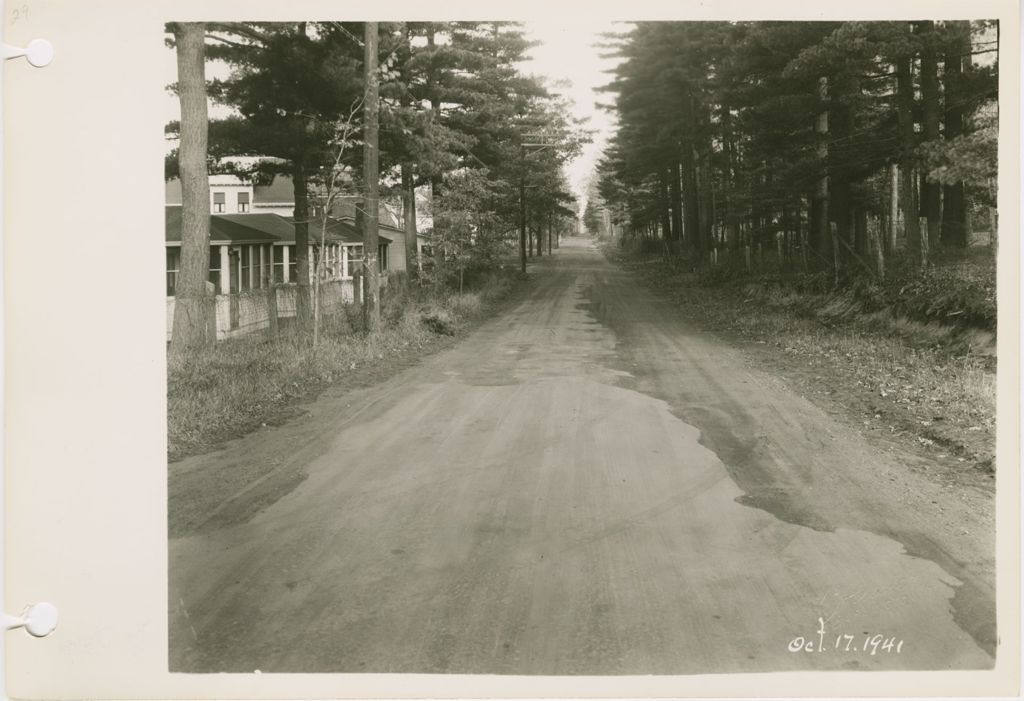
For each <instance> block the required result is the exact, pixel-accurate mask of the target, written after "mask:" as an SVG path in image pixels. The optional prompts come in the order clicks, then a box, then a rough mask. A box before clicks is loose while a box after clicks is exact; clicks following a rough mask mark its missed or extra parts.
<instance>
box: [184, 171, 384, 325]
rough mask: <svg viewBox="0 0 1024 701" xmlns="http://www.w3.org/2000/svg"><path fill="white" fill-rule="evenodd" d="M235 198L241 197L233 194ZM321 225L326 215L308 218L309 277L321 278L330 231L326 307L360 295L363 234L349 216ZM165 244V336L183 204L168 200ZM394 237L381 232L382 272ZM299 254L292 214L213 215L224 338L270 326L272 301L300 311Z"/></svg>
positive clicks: (213, 259)
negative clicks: (357, 278)
mask: <svg viewBox="0 0 1024 701" xmlns="http://www.w3.org/2000/svg"><path fill="white" fill-rule="evenodd" d="M234 192H242V190H236V191H234ZM225 199H227V198H226V197H225ZM232 201H234V202H237V201H238V200H237V199H235V198H233V199H232ZM323 225H324V220H323V219H322V218H321V219H319V220H313V221H311V222H310V226H309V248H308V260H309V261H310V271H309V281H310V285H313V284H314V283H315V281H316V275H317V267H318V256H319V255H320V243H321V234H324V235H323V248H324V265H323V270H322V275H321V277H320V283H321V285H320V287H321V293H322V295H323V298H322V299H323V303H324V308H325V309H326V310H327V311H330V310H331V309H334V308H337V307H338V306H339V305H340V304H342V303H344V302H350V301H352V300H353V299H354V290H353V285H352V279H353V273H354V271H355V269H356V266H357V265H358V264H359V262H360V261H361V260H362V257H363V256H362V251H363V241H362V237H361V236H360V235H359V234H358V233H357V232H356V230H355V228H354V227H353V226H352V225H351V224H347V223H345V222H342V221H338V220H334V219H328V220H327V229H326V233H324V230H323ZM164 244H165V248H166V265H167V268H166V278H167V279H166V287H167V338H168V340H170V337H171V332H172V325H173V319H174V295H175V289H176V286H177V280H178V274H179V270H180V262H181V205H167V206H166V207H165V227H164ZM392 245H393V241H392V240H391V239H390V238H389V237H387V236H383V235H382V236H381V237H380V249H379V251H378V257H379V262H380V269H381V271H382V272H384V273H387V272H388V270H389V267H388V263H389V249H390V248H391V247H392ZM295 260H296V256H295V221H294V219H292V218H290V217H283V216H281V215H279V214H273V213H267V212H256V213H254V212H247V213H241V214H238V213H236V214H211V215H210V277H209V282H210V283H211V286H212V288H213V292H214V295H215V304H216V317H217V322H216V329H217V338H218V339H221V338H228V337H231V336H235V335H239V334H243V333H248V332H251V331H254V330H257V329H261V328H267V327H268V326H269V325H270V316H271V313H272V309H273V310H276V314H277V316H278V317H289V316H292V317H293V316H295V313H296V291H295V288H296V285H295V283H296V281H297V269H296V262H295ZM385 282H386V277H385ZM270 295H273V300H270Z"/></svg>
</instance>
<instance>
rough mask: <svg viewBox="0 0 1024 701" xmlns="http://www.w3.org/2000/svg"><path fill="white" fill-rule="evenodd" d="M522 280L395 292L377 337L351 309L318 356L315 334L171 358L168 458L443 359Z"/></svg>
mask: <svg viewBox="0 0 1024 701" xmlns="http://www.w3.org/2000/svg"><path fill="white" fill-rule="evenodd" d="M521 286H522V282H521V280H520V278H519V277H518V275H517V274H516V273H513V272H511V271H504V272H500V273H491V274H489V275H487V276H486V277H484V278H482V279H481V280H479V281H478V283H477V284H476V285H474V286H473V287H472V288H470V289H468V290H467V291H465V292H463V293H462V294H459V293H456V292H437V291H434V290H432V289H429V288H416V287H407V288H399V287H393V288H392V289H391V290H390V293H385V295H384V301H383V307H382V310H381V312H382V314H381V315H382V322H383V324H382V326H383V328H382V329H381V331H380V332H379V333H377V334H373V335H369V334H366V333H364V332H362V331H360V330H358V328H359V326H360V315H359V310H358V309H356V308H354V307H352V306H347V307H346V308H345V309H344V310H343V311H342V312H340V313H338V314H336V315H332V316H330V317H328V318H325V319H324V328H323V329H322V331H321V338H320V345H319V347H318V348H317V349H316V350H315V351H314V350H313V347H312V340H311V335H310V333H309V332H308V331H303V330H299V329H289V330H288V331H282V333H281V334H279V336H278V338H277V339H269V338H266V337H264V336H259V335H252V336H247V337H243V338H238V339H230V340H226V341H222V342H219V343H217V344H216V345H215V346H213V347H212V348H210V349H208V350H206V351H204V352H203V353H201V354H200V355H198V356H190V357H188V358H187V359H178V358H168V368H167V452H168V458H169V459H170V460H171V461H174V460H179V459H182V458H185V457H188V456H190V455H197V454H201V453H204V452H208V451H210V450H213V449H215V448H216V447H218V446H219V445H220V444H222V443H223V442H224V441H227V440H230V439H232V438H237V437H239V436H241V435H244V434H246V433H249V432H251V431H254V430H256V429H258V428H260V427H261V426H265V425H268V424H270V425H273V424H276V423H280V422H282V421H284V420H286V419H288V418H290V417H292V416H294V415H295V414H296V412H297V405H299V404H301V403H302V402H305V401H309V400H310V399H313V398H314V397H316V396H317V395H318V394H319V393H320V392H321V391H322V390H324V389H325V388H326V387H328V386H340V387H343V388H356V387H364V386H367V385H370V384H374V383H376V382H379V381H382V380H384V379H386V378H388V377H391V376H392V375H394V374H395V373H396V372H397V371H399V370H400V369H402V368H404V367H407V366H409V365H412V364H414V363H416V362H417V361H418V360H419V358H421V357H423V356H425V355H428V354H430V353H433V352H436V351H438V350H440V349H442V348H444V347H447V346H448V345H451V343H452V342H453V340H454V339H456V338H458V337H459V336H460V335H462V334H463V333H465V331H466V330H468V329H469V328H471V327H472V325H473V324H474V323H475V322H477V321H480V320H482V319H484V318H486V317H487V316H489V315H491V314H493V313H494V311H495V310H496V309H497V308H499V307H500V306H502V305H503V304H506V303H508V301H510V300H511V299H512V298H513V297H514V296H515V292H516V291H517V290H518V289H520V288H521Z"/></svg>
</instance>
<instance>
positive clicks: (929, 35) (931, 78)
mask: <svg viewBox="0 0 1024 701" xmlns="http://www.w3.org/2000/svg"><path fill="white" fill-rule="evenodd" d="M934 29H935V23H934V22H933V21H931V20H927V21H923V22H921V23H920V25H919V31H920V33H921V37H922V38H923V41H924V48H923V49H922V51H921V107H922V122H923V129H924V140H925V141H932V142H937V141H938V140H939V117H940V114H939V77H938V61H937V60H936V55H935V45H934V43H933V37H934ZM939 193H940V188H939V184H938V183H932V182H928V179H927V177H926V174H925V173H922V174H921V214H922V215H924V216H925V217H927V218H928V238H929V244H933V243H936V242H937V239H938V237H939V226H940V222H939V217H940V215H941V209H940V208H941V204H942V203H941V201H940V199H939Z"/></svg>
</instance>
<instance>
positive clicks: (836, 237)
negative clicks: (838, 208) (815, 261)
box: [828, 221, 839, 287]
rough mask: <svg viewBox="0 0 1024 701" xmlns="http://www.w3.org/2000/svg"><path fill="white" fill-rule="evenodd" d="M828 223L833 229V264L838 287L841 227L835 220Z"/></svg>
mask: <svg viewBox="0 0 1024 701" xmlns="http://www.w3.org/2000/svg"><path fill="white" fill-rule="evenodd" d="M828 224H829V229H830V230H831V231H832V266H833V267H834V268H835V279H836V287H839V227H838V226H837V225H836V223H835V222H834V221H833V222H829V223H828Z"/></svg>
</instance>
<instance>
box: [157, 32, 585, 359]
mask: <svg viewBox="0 0 1024 701" xmlns="http://www.w3.org/2000/svg"><path fill="white" fill-rule="evenodd" d="M167 31H168V35H169V36H168V44H169V45H170V46H172V47H175V48H176V50H177V54H178V70H179V73H178V83H177V84H176V85H175V86H172V87H173V89H176V90H177V92H178V94H179V97H180V100H181V104H182V110H181V117H182V118H181V121H180V122H173V123H171V124H169V125H168V126H167V129H166V131H167V134H168V137H169V138H171V139H180V141H179V146H178V148H176V149H174V150H173V151H172V152H171V153H170V154H169V155H168V157H167V162H166V168H165V171H166V173H165V175H166V177H168V178H171V177H176V176H180V177H181V180H182V191H183V233H182V263H181V273H180V281H179V284H178V289H179V294H178V304H177V305H176V312H175V321H174V324H175V326H174V333H173V336H172V339H173V340H172V352H175V351H176V350H180V349H185V348H189V347H194V346H202V345H206V344H209V343H211V342H212V336H211V334H210V332H209V331H208V329H209V328H211V327H212V324H211V322H210V320H209V315H210V314H212V310H211V308H210V305H209V304H207V303H204V294H205V280H206V275H207V273H208V270H207V267H206V266H208V253H207V252H206V251H207V248H206V246H207V245H208V240H209V232H208V214H209V204H208V191H206V190H205V188H206V187H207V185H206V178H207V174H208V173H210V172H235V173H237V174H240V175H244V176H246V177H250V178H253V179H255V180H256V181H260V180H265V179H267V178H269V177H271V176H273V175H275V174H278V173H285V174H288V175H290V176H291V178H292V182H293V184H294V189H295V193H294V194H295V242H296V268H297V270H296V273H297V278H298V293H299V294H298V305H297V306H298V317H299V323H300V324H302V323H305V322H308V321H309V320H310V318H311V316H312V307H313V304H312V303H311V300H310V290H309V282H308V281H309V279H310V274H309V273H310V266H311V265H313V264H314V262H313V261H310V260H308V254H307V250H308V245H309V244H310V243H312V244H313V248H314V256H316V255H317V254H316V251H317V250H318V249H317V242H316V237H315V231H314V235H313V236H312V237H311V235H310V228H309V225H310V223H311V222H313V223H314V225H315V223H316V222H317V220H318V219H317V216H316V214H318V213H319V209H318V207H317V205H320V206H322V205H323V204H324V202H325V200H326V199H327V198H328V197H333V196H337V195H338V193H339V192H341V193H346V194H362V195H364V196H367V195H369V196H372V194H373V192H372V191H373V189H374V188H376V187H377V186H378V185H379V186H380V187H381V188H382V193H383V194H384V195H388V194H392V193H393V192H395V191H398V192H400V193H401V197H402V201H403V216H402V219H403V224H404V227H405V230H406V237H405V238H406V246H407V260H408V261H409V264H408V267H409V270H410V272H411V273H412V274H415V272H416V270H417V269H418V266H417V261H418V253H417V247H416V235H417V231H416V198H415V191H416V188H420V187H423V186H429V188H430V191H431V193H432V207H433V210H434V211H433V212H432V215H433V219H434V222H435V223H434V230H433V231H431V232H428V233H430V235H431V236H432V240H431V244H432V249H433V252H434V261H435V262H436V263H437V265H436V266H435V270H436V271H438V274H442V275H444V274H448V273H451V274H454V275H457V276H458V277H459V278H460V279H461V277H462V275H463V274H464V273H465V272H466V270H467V268H469V267H479V266H486V265H491V264H494V263H495V262H496V261H498V260H499V259H501V257H502V256H503V255H505V254H507V253H509V252H510V249H511V247H512V246H513V245H514V242H515V235H516V228H517V226H516V225H517V223H518V222H519V221H520V219H523V218H525V219H527V221H528V225H529V226H528V228H529V232H530V234H531V236H530V242H531V245H530V253H531V255H532V254H533V253H534V251H536V254H537V255H540V254H541V245H540V241H541V240H542V235H543V233H545V232H546V233H548V237H549V240H550V236H551V234H552V233H553V232H557V230H560V229H563V228H566V226H567V222H568V220H569V219H570V218H571V217H572V216H574V212H573V211H572V210H571V209H570V207H569V205H571V204H572V197H571V195H570V194H569V189H568V186H567V184H566V182H565V179H564V176H563V175H562V169H561V166H562V164H563V163H564V162H565V161H566V160H567V159H569V158H571V157H572V156H574V155H575V154H576V153H578V151H579V149H580V147H581V145H582V143H583V142H584V141H585V139H586V138H587V136H586V134H585V132H584V131H583V129H582V125H581V124H579V123H578V122H576V121H575V120H573V118H571V117H570V116H569V115H568V112H567V110H566V106H565V104H563V103H562V102H561V101H560V100H559V99H558V98H557V97H556V96H553V95H552V94H551V93H550V92H549V91H548V90H547V89H546V88H545V86H544V84H543V83H542V82H541V80H540V79H539V78H537V77H534V76H530V75H525V74H523V73H522V72H521V71H520V70H518V68H517V65H516V64H517V63H518V62H520V61H521V60H523V59H524V58H525V56H526V53H527V51H528V50H529V48H530V46H531V44H530V42H529V41H528V40H527V39H526V38H525V36H524V33H523V29H522V27H521V26H520V25H518V24H516V23H511V22H387V23H379V25H378V24H377V23H361V22H293V23H227V24H225V23H208V24H201V23H198V24H197V23H175V24H170V25H168V27H167ZM207 60H217V61H222V62H223V63H224V64H226V65H227V66H228V67H229V69H230V73H229V75H228V76H227V77H226V78H222V79H215V80H207V79H206V76H205V72H204V67H205V64H206V61H207ZM374 63H376V64H377V65H376V67H374V66H373V64H374ZM374 93H376V95H374ZM208 100H209V101H212V102H214V103H217V104H220V105H224V106H226V107H228V108H230V115H229V116H227V117H224V118H219V119H213V120H207V101H208ZM374 113H376V121H377V122H378V126H379V130H378V139H379V143H378V144H377V146H378V147H377V148H373V144H372V143H371V141H372V132H373V130H374V126H373V124H372V122H373V121H375V120H374ZM353 125H357V126H359V127H361V132H362V134H363V138H362V139H359V138H358V133H359V130H355V131H353V129H352V128H351V127H352V126H353ZM537 135H540V137H541V138H542V139H543V141H542V142H539V143H540V145H539V146H536V147H534V146H531V147H529V148H528V147H527V146H525V144H526V143H527V141H528V138H530V137H536V136H537ZM368 137H369V138H368ZM352 146H359V147H361V148H352ZM229 156H256V157H261V158H260V160H259V161H258V162H257V163H256V165H254V166H251V167H249V168H248V169H247V170H244V171H243V170H242V169H241V168H240V167H239V166H238V165H237V164H235V163H232V162H230V161H226V160H222V159H225V158H226V157H229ZM361 162H362V166H363V167H362V168H361V166H360V163H361ZM375 170H376V171H379V176H378V175H377V174H376V173H374V171H375ZM361 173H362V174H361ZM371 181H372V182H371ZM204 193H205V194H204ZM396 194H397V193H396ZM369 196H367V197H366V202H370V197H369ZM371 209H373V211H372V212H371V211H369V210H367V211H366V215H367V216H364V217H361V219H362V225H363V226H364V229H365V230H366V231H367V232H369V231H370V230H371V229H372V230H373V232H374V235H375V226H374V222H373V221H372V219H373V218H374V217H375V215H376V209H375V208H371ZM524 212H525V213H526V214H525V217H524V216H523V215H524ZM534 243H536V245H535V246H534V245H533V244H534ZM365 250H366V251H367V256H366V258H367V260H365V261H364V267H367V266H370V263H371V261H370V260H369V259H370V258H372V257H373V256H374V255H375V253H376V247H372V248H371V247H365ZM204 261H205V262H204ZM371 267H372V266H371ZM368 269H369V268H368ZM375 299H376V295H375V293H370V294H367V295H365V297H364V300H365V301H366V302H369V303H370V305H371V306H370V307H369V308H368V309H367V312H368V314H367V323H368V326H369V328H370V329H372V328H375V326H376V324H377V323H379V321H378V320H379V312H376V311H374V309H373V308H372V304H373V301H374V300H375ZM193 300H194V301H195V303H194V304H193V303H192V301H193ZM178 309H181V310H182V311H181V312H180V313H179V312H178V311H177V310H178Z"/></svg>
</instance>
